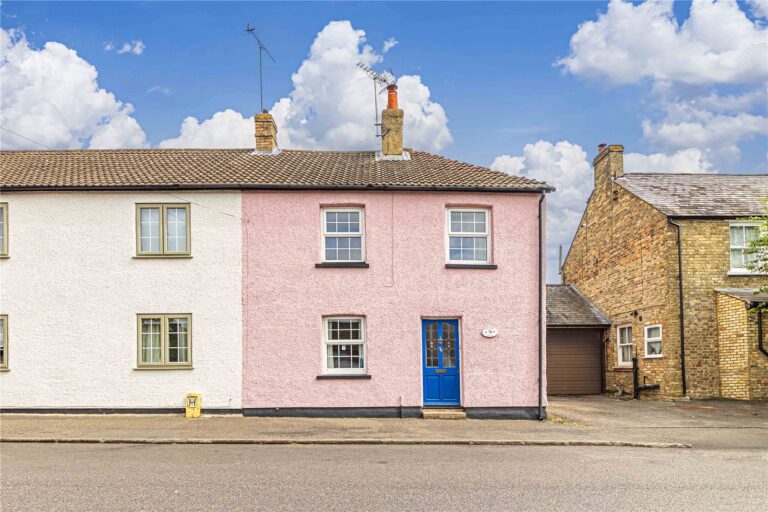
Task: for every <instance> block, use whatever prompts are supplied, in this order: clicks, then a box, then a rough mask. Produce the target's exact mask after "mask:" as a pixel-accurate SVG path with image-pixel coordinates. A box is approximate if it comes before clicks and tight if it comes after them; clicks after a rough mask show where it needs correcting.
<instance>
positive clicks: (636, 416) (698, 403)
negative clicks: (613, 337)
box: [547, 395, 768, 449]
mask: <svg viewBox="0 0 768 512" xmlns="http://www.w3.org/2000/svg"><path fill="white" fill-rule="evenodd" d="M548 401H549V407H548V408H547V410H548V413H549V416H550V420H549V421H552V422H555V423H562V424H566V425H572V426H573V427H575V428H577V427H584V428H587V429H590V430H591V429H594V430H600V431H603V432H606V433H612V435H611V436H610V437H611V438H613V439H616V438H617V437H620V436H621V435H622V432H623V433H624V434H625V435H626V436H628V437H634V435H636V434H637V433H638V432H643V434H644V437H646V438H648V439H653V440H654V441H659V442H663V441H665V440H669V439H672V438H674V439H676V440H677V441H678V442H687V443H691V444H693V445H694V446H698V447H711V448H721V447H722V448H724V447H728V448H757V449H768V402H766V401H753V402H740V401H734V400H677V401H653V400H626V399H619V398H612V397H607V396H599V395H594V396H551V397H549V399H548Z"/></svg>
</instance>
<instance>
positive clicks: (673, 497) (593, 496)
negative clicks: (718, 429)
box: [0, 443, 768, 512]
mask: <svg viewBox="0 0 768 512" xmlns="http://www.w3.org/2000/svg"><path fill="white" fill-rule="evenodd" d="M0 468H2V471H0V488H2V493H1V495H0V508H2V510H3V511H5V510H8V511H11V510H12V511H15V512H25V511H37V510H40V511H42V510H57V511H62V512H64V511H77V512H89V511H102V510H109V511H124V510H130V511H133V510H136V511H140V510H152V511H183V512H188V511H197V510H205V511H216V510H221V511H239V510H249V511H251V510H318V511H320V510H343V511H349V510H384V511H390V510H391V511H398V512H399V511H402V510H433V511H453V510H462V511H465V510H529V511H550V510H567V511H595V510H616V511H624V510H637V511H642V512H654V511H676V512H678V511H679V512H688V511H696V512H698V511H702V510H718V511H738V512H752V511H760V512H763V511H764V510H765V502H766V497H767V496H768V479H766V478H765V476H766V458H765V451H762V452H760V451H747V450H700V449H696V448H694V449H688V450H656V449H643V448H622V447H612V448H601V447H578V446H577V447H570V446H569V447H559V446H552V447H546V446H545V447H529V446H338V445H336V446H296V445H282V446H264V445H249V446H232V445H202V446H201V445H180V446H172V445H134V444H114V445H101V444H100V445H93V444H34V443H32V444H16V443H8V444H3V445H0Z"/></svg>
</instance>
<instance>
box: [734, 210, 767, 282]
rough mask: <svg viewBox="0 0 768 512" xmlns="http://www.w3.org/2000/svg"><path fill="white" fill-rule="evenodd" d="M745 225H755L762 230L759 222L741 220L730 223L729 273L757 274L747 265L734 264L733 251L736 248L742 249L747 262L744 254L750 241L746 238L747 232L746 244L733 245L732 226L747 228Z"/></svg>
mask: <svg viewBox="0 0 768 512" xmlns="http://www.w3.org/2000/svg"><path fill="white" fill-rule="evenodd" d="M745 227H755V228H757V230H758V232H759V231H760V223H759V222H752V221H741V222H729V223H728V273H729V274H745V275H757V273H756V272H754V271H752V270H749V269H748V268H747V267H746V266H744V267H734V266H733V259H732V258H731V251H733V250H734V249H736V250H740V251H742V257H743V258H744V260H745V262H746V254H744V251H745V250H746V249H747V248H748V247H749V243H748V242H747V240H746V233H745V237H744V245H733V238H732V237H731V228H745Z"/></svg>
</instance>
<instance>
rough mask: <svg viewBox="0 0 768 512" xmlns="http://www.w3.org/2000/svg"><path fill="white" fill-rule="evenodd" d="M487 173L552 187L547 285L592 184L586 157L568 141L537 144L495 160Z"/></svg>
mask: <svg viewBox="0 0 768 512" xmlns="http://www.w3.org/2000/svg"><path fill="white" fill-rule="evenodd" d="M491 169H493V170H496V171H502V172H506V173H509V174H515V175H518V176H525V177H528V178H533V179H536V180H543V181H546V182H547V183H549V184H550V185H553V186H554V187H555V188H556V189H557V191H556V192H555V193H554V194H550V195H549V196H548V197H547V268H548V269H549V270H548V272H547V274H548V281H549V282H556V280H557V271H558V268H557V254H558V252H557V248H558V246H559V245H563V248H564V250H565V249H567V247H568V246H569V245H570V243H571V239H572V238H573V235H574V233H575V232H576V227H577V226H578V224H579V220H580V219H581V215H582V213H583V212H584V208H585V206H586V202H587V198H588V197H589V194H590V193H591V191H592V184H593V182H594V179H593V174H592V165H591V164H590V162H589V160H588V158H587V153H586V151H584V149H583V148H582V147H581V146H579V145H578V144H574V143H572V142H569V141H565V140H564V141H560V142H556V143H554V144H553V143H552V142H549V141H545V140H540V141H538V142H535V143H533V144H526V145H525V147H524V148H523V154H522V155H519V156H510V155H502V156H499V157H496V159H495V160H494V161H493V163H492V164H491Z"/></svg>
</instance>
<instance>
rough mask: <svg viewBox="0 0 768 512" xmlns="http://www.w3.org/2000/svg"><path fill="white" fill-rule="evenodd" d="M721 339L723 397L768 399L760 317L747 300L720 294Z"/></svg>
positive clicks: (767, 358) (767, 365) (767, 370)
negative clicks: (751, 310) (759, 347)
mask: <svg viewBox="0 0 768 512" xmlns="http://www.w3.org/2000/svg"><path fill="white" fill-rule="evenodd" d="M763 322H765V319H764V320H763ZM717 337H718V345H719V353H720V357H719V362H720V393H721V396H722V397H723V398H734V399H737V400H753V399H757V398H768V356H766V355H765V354H763V353H761V352H760V350H759V349H758V338H757V314H755V313H751V312H750V311H749V308H748V305H747V304H746V303H745V302H744V301H742V300H740V299H736V298H734V297H731V296H729V295H727V294H724V293H718V294H717Z"/></svg>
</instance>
